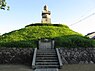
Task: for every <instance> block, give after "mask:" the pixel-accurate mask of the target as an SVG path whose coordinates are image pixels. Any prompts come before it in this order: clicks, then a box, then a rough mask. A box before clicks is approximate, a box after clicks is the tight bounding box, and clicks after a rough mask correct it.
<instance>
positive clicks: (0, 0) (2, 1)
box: [0, 0, 10, 10]
mask: <svg viewBox="0 0 95 71" xmlns="http://www.w3.org/2000/svg"><path fill="white" fill-rule="evenodd" d="M6 7H7V10H9V9H10V7H9V6H7V2H6V0H0V9H3V10H5V8H6Z"/></svg>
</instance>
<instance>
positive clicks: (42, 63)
mask: <svg viewBox="0 0 95 71" xmlns="http://www.w3.org/2000/svg"><path fill="white" fill-rule="evenodd" d="M58 64H59V63H58V62H36V65H58Z"/></svg>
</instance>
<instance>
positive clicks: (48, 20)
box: [41, 5, 51, 23]
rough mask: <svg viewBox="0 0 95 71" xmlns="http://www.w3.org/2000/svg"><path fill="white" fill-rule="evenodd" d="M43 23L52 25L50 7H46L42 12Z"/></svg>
mask: <svg viewBox="0 0 95 71" xmlns="http://www.w3.org/2000/svg"><path fill="white" fill-rule="evenodd" d="M41 23H51V12H50V11H49V10H48V6H47V5H45V6H44V9H43V11H42V20H41Z"/></svg>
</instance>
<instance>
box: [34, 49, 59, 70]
mask: <svg viewBox="0 0 95 71" xmlns="http://www.w3.org/2000/svg"><path fill="white" fill-rule="evenodd" d="M38 68H59V62H58V57H57V53H56V50H55V49H39V50H37V54H36V69H38Z"/></svg>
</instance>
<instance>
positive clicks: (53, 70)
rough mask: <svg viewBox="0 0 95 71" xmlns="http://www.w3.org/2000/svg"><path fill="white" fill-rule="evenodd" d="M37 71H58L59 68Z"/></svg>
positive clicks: (37, 70) (39, 70)
mask: <svg viewBox="0 0 95 71" xmlns="http://www.w3.org/2000/svg"><path fill="white" fill-rule="evenodd" d="M35 71H58V68H48V69H47V68H43V69H36V70H35Z"/></svg>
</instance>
